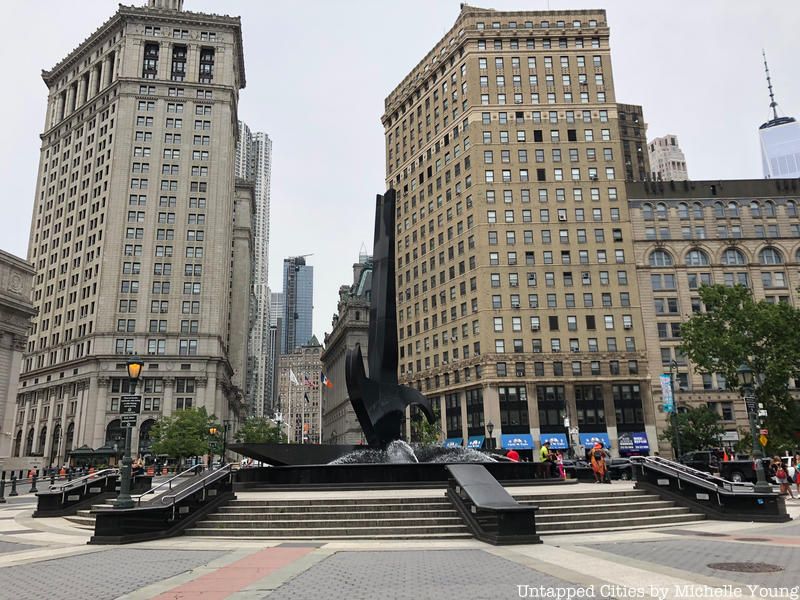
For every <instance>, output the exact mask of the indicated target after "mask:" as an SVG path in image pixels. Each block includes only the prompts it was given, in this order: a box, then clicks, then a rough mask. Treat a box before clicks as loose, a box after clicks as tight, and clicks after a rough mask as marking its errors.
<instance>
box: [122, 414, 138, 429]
mask: <svg viewBox="0 0 800 600" xmlns="http://www.w3.org/2000/svg"><path fill="white" fill-rule="evenodd" d="M138 418H139V417H138V416H137V415H122V416H121V417H120V418H119V420H120V422H121V423H122V424H123V425H124V426H125V427H136V419H138Z"/></svg>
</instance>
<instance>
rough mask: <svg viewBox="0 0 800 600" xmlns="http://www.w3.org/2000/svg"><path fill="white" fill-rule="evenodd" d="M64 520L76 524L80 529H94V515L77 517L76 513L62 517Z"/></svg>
mask: <svg viewBox="0 0 800 600" xmlns="http://www.w3.org/2000/svg"><path fill="white" fill-rule="evenodd" d="M64 519H65V520H67V521H69V522H70V523H73V524H75V525H77V526H78V527H79V528H80V529H88V530H91V531H94V517H92V518H91V519H90V518H88V517H79V516H77V515H70V516H67V517H64Z"/></svg>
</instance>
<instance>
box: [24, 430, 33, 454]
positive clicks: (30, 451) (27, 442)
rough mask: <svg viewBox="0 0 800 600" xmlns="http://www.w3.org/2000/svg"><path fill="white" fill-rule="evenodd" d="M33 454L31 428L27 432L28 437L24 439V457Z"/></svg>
mask: <svg viewBox="0 0 800 600" xmlns="http://www.w3.org/2000/svg"><path fill="white" fill-rule="evenodd" d="M31 454H33V427H31V428H30V429H29V430H28V435H27V436H26V437H25V456H30V455H31Z"/></svg>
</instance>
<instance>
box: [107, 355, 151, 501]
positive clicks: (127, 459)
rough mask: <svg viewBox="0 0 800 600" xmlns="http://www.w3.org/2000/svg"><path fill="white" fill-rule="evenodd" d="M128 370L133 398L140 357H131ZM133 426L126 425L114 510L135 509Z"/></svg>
mask: <svg viewBox="0 0 800 600" xmlns="http://www.w3.org/2000/svg"><path fill="white" fill-rule="evenodd" d="M125 366H126V368H127V370H128V381H129V387H130V391H129V393H130V394H131V396H133V395H134V394H135V393H136V384H137V383H138V381H139V376H140V375H141V374H142V367H143V366H144V362H143V361H142V359H141V358H139V357H138V356H135V355H134V356H131V357H130V358H129V359H128V362H127V363H126V365H125ZM132 431H133V425H131V424H130V423H127V424H126V427H125V454H123V455H122V467H121V468H120V470H119V475H120V481H119V496H117V500H116V502H115V503H114V508H133V498H131V463H132V462H133V461H132V459H131V432H132Z"/></svg>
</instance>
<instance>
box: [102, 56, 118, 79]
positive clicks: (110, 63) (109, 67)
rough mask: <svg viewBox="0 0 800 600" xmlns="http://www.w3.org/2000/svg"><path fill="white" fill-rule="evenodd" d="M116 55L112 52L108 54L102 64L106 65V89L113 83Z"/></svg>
mask: <svg viewBox="0 0 800 600" xmlns="http://www.w3.org/2000/svg"><path fill="white" fill-rule="evenodd" d="M116 58H117V54H116V52H114V51H113V50H112V51H111V52H110V53H109V54H108V56H107V57H106V58H105V60H104V61H103V62H105V63H107V64H106V69H105V80H104V83H105V85H104V87H108V86H109V85H111V84H112V83H113V82H114V62H115V61H116Z"/></svg>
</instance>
